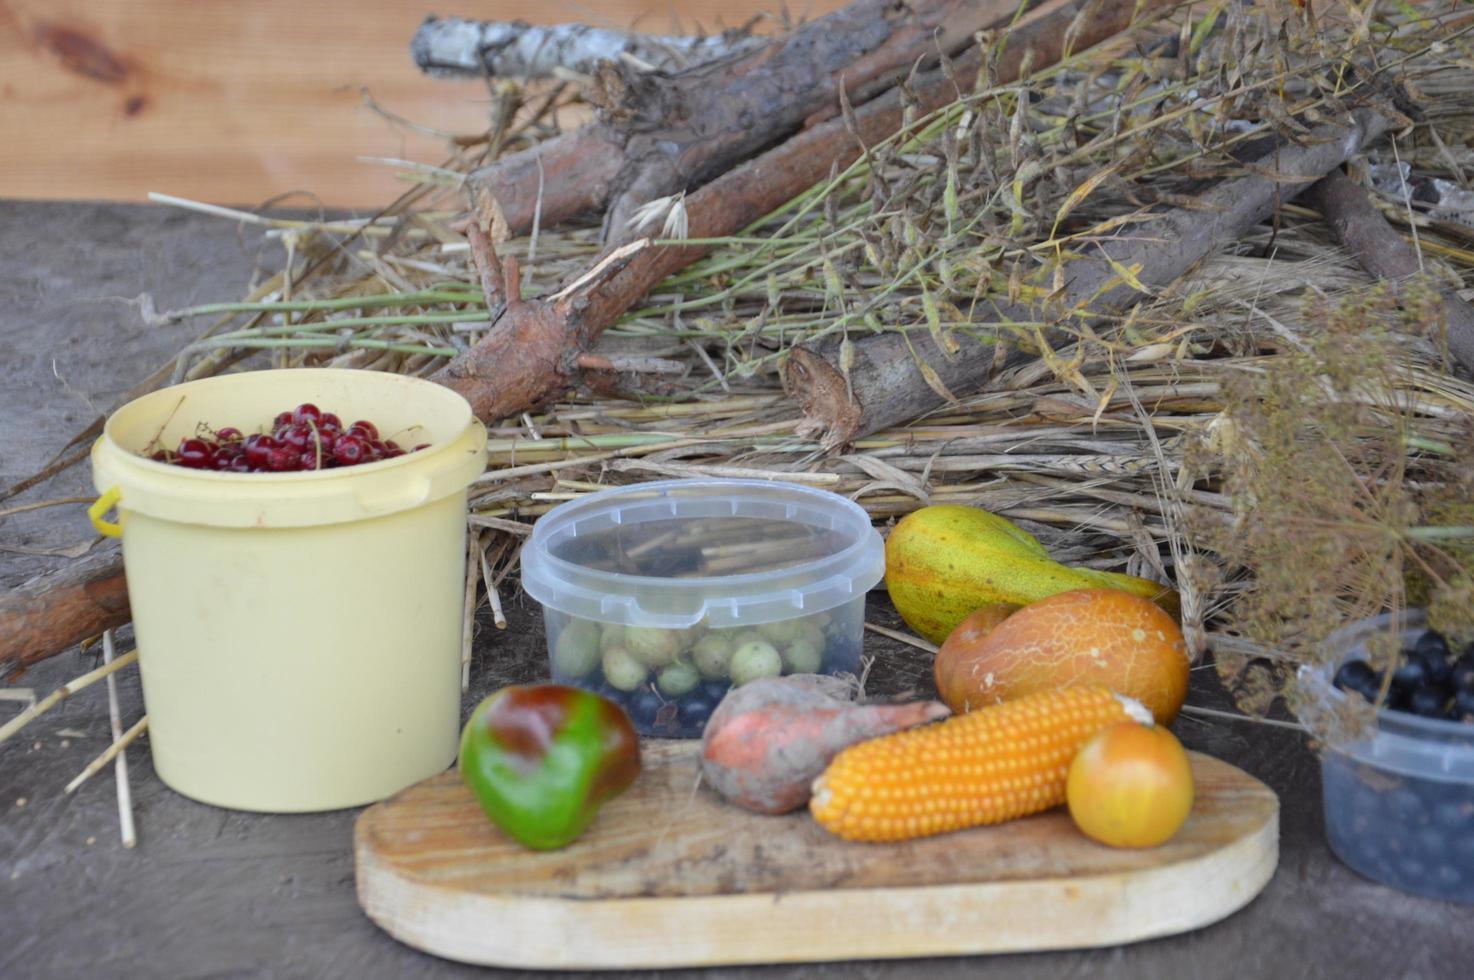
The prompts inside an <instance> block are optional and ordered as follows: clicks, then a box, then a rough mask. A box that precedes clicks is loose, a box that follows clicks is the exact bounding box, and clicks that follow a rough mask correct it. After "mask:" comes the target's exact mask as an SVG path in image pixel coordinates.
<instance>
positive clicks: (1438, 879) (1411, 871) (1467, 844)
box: [1300, 610, 1474, 904]
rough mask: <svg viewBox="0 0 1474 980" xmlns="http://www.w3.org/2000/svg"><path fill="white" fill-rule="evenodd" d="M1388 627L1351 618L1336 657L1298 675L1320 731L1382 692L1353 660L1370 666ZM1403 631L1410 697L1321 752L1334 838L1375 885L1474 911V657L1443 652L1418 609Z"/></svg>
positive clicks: (1403, 679)
mask: <svg viewBox="0 0 1474 980" xmlns="http://www.w3.org/2000/svg"><path fill="white" fill-rule="evenodd" d="M1390 624H1391V620H1390V617H1389V616H1378V617H1374V618H1372V619H1368V620H1364V621H1362V622H1359V623H1354V624H1352V625H1350V626H1348V627H1346V628H1344V629H1342V630H1341V631H1340V632H1338V633H1337V634H1336V635H1335V636H1334V637H1332V640H1331V646H1332V649H1334V650H1337V651H1339V653H1340V657H1339V660H1338V661H1337V662H1335V663H1330V664H1325V665H1321V666H1319V667H1304V668H1301V672H1300V680H1301V684H1302V687H1303V689H1304V690H1305V692H1306V694H1307V696H1308V703H1307V704H1306V706H1305V707H1304V708H1302V709H1301V714H1302V717H1304V718H1305V719H1306V720H1307V721H1309V722H1312V727H1313V728H1316V729H1319V728H1320V727H1322V726H1321V725H1320V724H1317V723H1316V722H1317V721H1324V720H1326V719H1330V718H1332V717H1334V716H1336V715H1337V714H1338V713H1340V712H1343V711H1344V710H1345V708H1346V707H1347V705H1346V699H1347V698H1348V697H1357V696H1363V695H1365V696H1368V697H1373V696H1375V694H1376V693H1377V691H1378V689H1379V687H1380V681H1381V678H1380V675H1376V674H1375V672H1374V671H1373V670H1372V669H1371V668H1370V667H1368V666H1357V664H1363V665H1365V664H1367V663H1368V662H1369V661H1370V659H1371V658H1370V657H1369V656H1368V654H1367V649H1366V644H1367V640H1368V639H1369V638H1371V637H1373V636H1377V635H1379V634H1384V633H1385V632H1386V630H1387V629H1388V628H1389V627H1390ZM1403 626H1404V629H1403V642H1402V648H1403V651H1404V654H1403V662H1402V665H1401V666H1400V667H1399V668H1398V672H1397V674H1395V675H1394V680H1393V685H1394V693H1401V695H1402V696H1401V698H1398V699H1389V702H1390V704H1395V705H1396V707H1393V706H1389V707H1384V708H1383V709H1382V710H1380V711H1378V712H1377V718H1376V723H1375V725H1374V726H1373V727H1372V728H1371V729H1370V730H1368V731H1364V732H1361V733H1358V734H1356V735H1354V736H1352V737H1350V738H1347V739H1341V740H1335V739H1333V740H1332V741H1331V744H1330V745H1329V747H1328V748H1327V749H1326V750H1325V753H1324V755H1323V757H1322V761H1321V780H1322V783H1323V797H1324V801H1325V820H1326V837H1327V840H1328V841H1329V843H1330V845H1331V849H1332V850H1333V851H1335V853H1336V856H1337V857H1339V858H1340V859H1341V860H1342V861H1343V862H1345V863H1346V864H1347V865H1349V866H1351V867H1352V868H1353V869H1355V870H1356V871H1359V872H1361V873H1362V874H1364V875H1366V876H1367V877H1369V878H1374V879H1376V880H1377V881H1380V882H1383V883H1384V884H1387V885H1391V886H1392V887H1394V888H1397V889H1399V890H1401V891H1406V892H1412V893H1414V894H1418V895H1427V896H1430V897H1432V898H1440V899H1445V900H1448V901H1454V902H1463V903H1467V904H1474V714H1469V715H1468V717H1465V714H1467V713H1466V712H1463V710H1462V705H1463V703H1464V702H1466V701H1468V700H1469V697H1468V695H1467V694H1466V693H1465V691H1464V688H1463V686H1462V685H1463V683H1464V675H1465V674H1468V673H1470V672H1469V670H1468V669H1467V668H1466V667H1465V666H1464V662H1465V660H1466V659H1468V660H1474V655H1470V654H1466V655H1465V656H1464V657H1456V656H1455V654H1454V652H1453V651H1449V650H1447V649H1445V648H1441V647H1440V645H1439V642H1438V640H1437V639H1436V638H1435V637H1436V635H1430V633H1429V631H1428V630H1427V628H1426V617H1425V615H1424V614H1423V612H1422V611H1421V610H1410V611H1409V612H1407V613H1406V614H1405V615H1404V617H1403ZM1409 665H1414V666H1411V667H1410V666H1409ZM1414 674H1415V675H1416V676H1412V675H1414ZM1471 679H1474V678H1471ZM1398 684H1404V685H1410V686H1411V690H1408V689H1407V688H1406V687H1404V688H1400V689H1399V688H1397V687H1396V685H1398ZM1348 692H1350V693H1348ZM1322 712H1324V713H1325V714H1324V715H1323V716H1322V717H1321V718H1319V719H1318V718H1317V717H1316V716H1317V715H1320V713H1322ZM1435 715H1437V716H1436V717H1435Z"/></svg>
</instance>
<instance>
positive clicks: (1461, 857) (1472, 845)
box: [1450, 834, 1474, 875]
mask: <svg viewBox="0 0 1474 980" xmlns="http://www.w3.org/2000/svg"><path fill="white" fill-rule="evenodd" d="M1450 837H1451V843H1452V846H1451V848H1450V850H1451V851H1452V852H1453V853H1452V855H1451V856H1452V857H1453V860H1454V863H1456V864H1457V865H1459V867H1461V868H1463V869H1464V870H1465V871H1467V872H1468V873H1469V874H1471V875H1474V834H1452V835H1450Z"/></svg>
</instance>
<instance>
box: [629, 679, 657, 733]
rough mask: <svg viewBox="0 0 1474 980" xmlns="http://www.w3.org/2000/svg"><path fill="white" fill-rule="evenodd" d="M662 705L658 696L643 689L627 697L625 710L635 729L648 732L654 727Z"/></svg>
mask: <svg viewBox="0 0 1474 980" xmlns="http://www.w3.org/2000/svg"><path fill="white" fill-rule="evenodd" d="M664 704H665V702H664V701H663V700H661V697H660V695H659V694H656V693H655V692H654V691H653V690H651V689H650V688H648V687H644V688H641V689H640V690H638V691H636V692H634V694H632V695H630V696H629V700H628V701H627V702H626V704H625V710H626V711H628V712H629V716H630V721H632V722H634V723H635V727H636V728H638V729H640V730H641V731H648V730H650V729H653V728H654V727H655V717H656V715H658V714H659V713H660V709H661V707H662V706H663V705H664Z"/></svg>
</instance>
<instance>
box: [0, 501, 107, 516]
mask: <svg viewBox="0 0 1474 980" xmlns="http://www.w3.org/2000/svg"><path fill="white" fill-rule="evenodd" d="M96 499H97V498H96V497H57V498H56V499H55V500H38V501H36V502H35V503H32V504H17V505H16V506H14V507H7V508H6V509H5V510H0V517H9V516H11V515H12V514H24V513H25V512H26V511H28V510H43V509H45V508H47V507H61V506H63V505H64V504H90V503H92V501H94V500H96Z"/></svg>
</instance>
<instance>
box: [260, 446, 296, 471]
mask: <svg viewBox="0 0 1474 980" xmlns="http://www.w3.org/2000/svg"><path fill="white" fill-rule="evenodd" d="M301 457H302V453H301V450H297V449H293V448H292V447H291V446H277V447H276V448H275V449H273V450H271V451H270V452H268V453H267V454H266V468H267V469H269V470H271V471H272V472H273V473H285V472H286V471H288V470H295V469H296V468H297V461H298V460H299V459H301Z"/></svg>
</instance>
